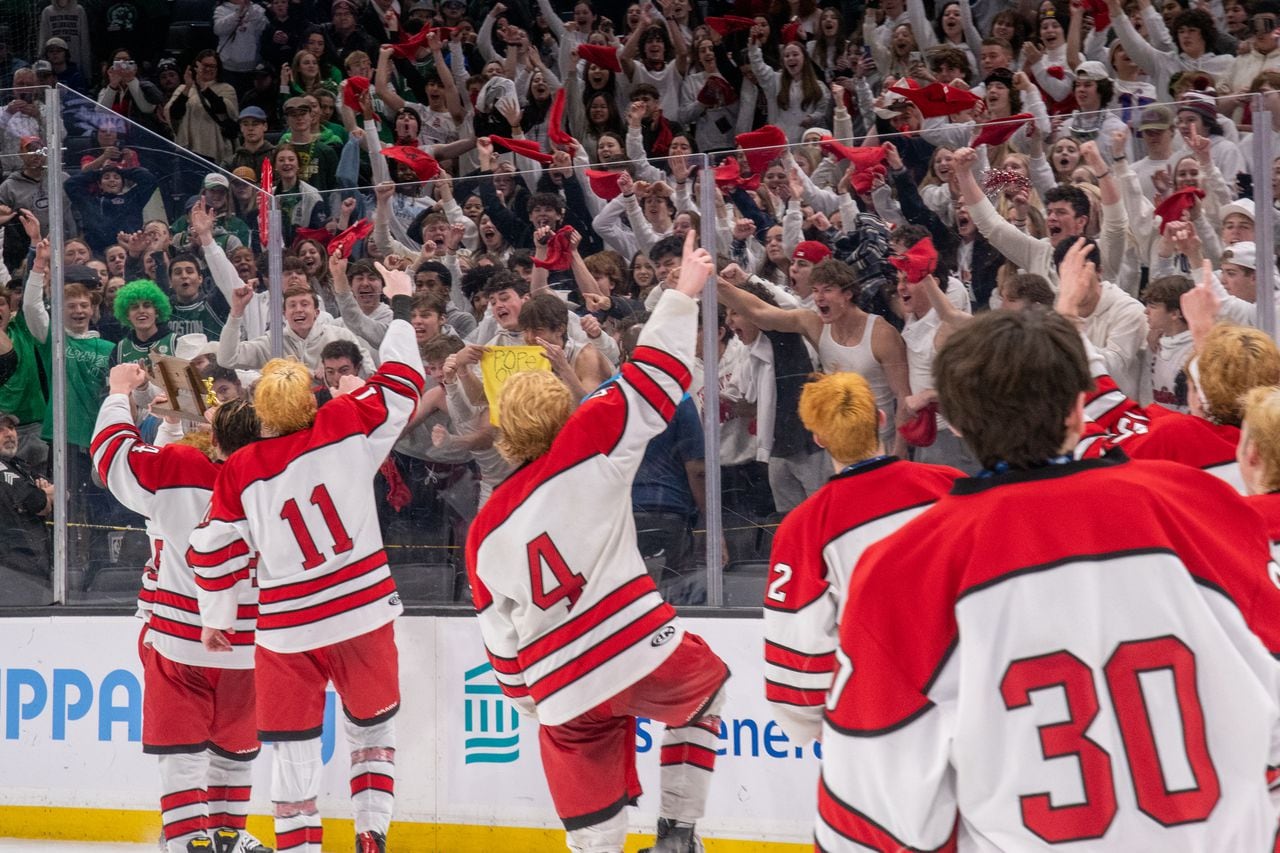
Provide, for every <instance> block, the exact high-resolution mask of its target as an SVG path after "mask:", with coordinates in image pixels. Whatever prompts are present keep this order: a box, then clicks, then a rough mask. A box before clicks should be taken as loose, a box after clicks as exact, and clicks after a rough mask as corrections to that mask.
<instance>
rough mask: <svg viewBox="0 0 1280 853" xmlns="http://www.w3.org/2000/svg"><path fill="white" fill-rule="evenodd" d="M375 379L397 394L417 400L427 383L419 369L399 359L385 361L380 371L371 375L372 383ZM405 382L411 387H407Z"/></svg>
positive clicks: (370, 380)
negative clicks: (415, 392) (415, 391)
mask: <svg viewBox="0 0 1280 853" xmlns="http://www.w3.org/2000/svg"><path fill="white" fill-rule="evenodd" d="M374 380H379V382H378V384H379V385H382V386H383V387H385V388H389V389H391V390H392V391H395V392H396V393H397V394H400V395H402V396H405V397H408V398H409V399H411V400H414V401H415V402H416V401H417V399H418V397H420V396H421V395H422V389H423V387H424V386H425V385H426V381H425V380H424V379H423V377H422V375H421V374H420V373H418V371H416V370H414V369H413V368H412V367H410V366H409V365H407V364H402V363H400V362H398V361H387V362H383V363H382V365H381V366H380V367H379V368H378V372H377V373H375V374H373V376H371V377H369V382H370V383H372V382H374ZM386 380H391V381H386ZM397 380H398V381H397ZM402 383H404V384H402ZM405 384H407V385H408V386H409V387H408V388H406V387H405ZM414 389H416V390H417V394H416V395H415V394H414V393H413V390H414Z"/></svg>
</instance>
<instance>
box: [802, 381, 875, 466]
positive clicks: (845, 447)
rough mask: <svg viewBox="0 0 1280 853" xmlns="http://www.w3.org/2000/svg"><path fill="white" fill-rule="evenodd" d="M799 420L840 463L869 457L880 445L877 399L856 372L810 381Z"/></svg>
mask: <svg viewBox="0 0 1280 853" xmlns="http://www.w3.org/2000/svg"><path fill="white" fill-rule="evenodd" d="M800 420H801V421H802V422H803V423H804V426H805V429H807V430H809V432H811V433H813V435H814V437H815V438H817V439H818V441H819V442H821V444H822V446H823V447H825V448H827V450H828V451H830V453H831V457H832V458H833V459H835V460H836V461H837V462H839V463H840V464H841V465H848V464H850V463H853V462H857V461H859V460H862V459H867V458H869V457H870V456H872V455H873V454H875V452H876V449H877V448H878V447H879V442H880V438H879V428H880V416H879V413H878V412H877V410H876V398H875V395H873V394H872V393H871V386H870V385H868V384H867V380H866V379H863V378H862V377H861V376H860V375H858V374H857V373H829V374H827V375H826V376H822V377H819V378H816V379H814V380H813V381H811V382H809V383H807V384H806V385H805V386H804V389H803V390H802V391H801V392H800Z"/></svg>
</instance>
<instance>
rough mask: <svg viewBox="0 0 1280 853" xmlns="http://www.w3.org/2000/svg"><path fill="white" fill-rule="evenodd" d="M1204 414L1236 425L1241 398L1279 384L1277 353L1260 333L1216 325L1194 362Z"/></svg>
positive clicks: (1221, 422) (1238, 423)
mask: <svg viewBox="0 0 1280 853" xmlns="http://www.w3.org/2000/svg"><path fill="white" fill-rule="evenodd" d="M1197 365H1198V367H1199V373H1200V376H1199V379H1198V382H1197V384H1198V386H1199V391H1200V399H1201V400H1203V401H1204V408H1205V412H1206V413H1208V414H1209V415H1210V417H1211V419H1212V420H1214V421H1215V422H1217V423H1220V424H1227V425H1230V426H1239V425H1240V421H1241V419H1242V417H1243V410H1242V407H1241V402H1242V398H1243V397H1244V395H1245V394H1246V393H1248V392H1249V391H1250V390H1251V389H1253V388H1261V387H1269V386H1272V385H1280V350H1277V349H1276V345H1275V342H1274V341H1272V340H1271V338H1269V337H1267V336H1266V335H1265V334H1264V333H1263V332H1261V331H1259V330H1257V329H1254V328H1250V327H1248V326H1233V325H1230V324H1227V323H1219V324H1218V325H1216V326H1214V327H1213V329H1212V330H1210V332H1209V334H1208V336H1207V337H1206V338H1205V341H1204V348H1203V350H1202V351H1201V352H1200V355H1199V356H1198V359H1197Z"/></svg>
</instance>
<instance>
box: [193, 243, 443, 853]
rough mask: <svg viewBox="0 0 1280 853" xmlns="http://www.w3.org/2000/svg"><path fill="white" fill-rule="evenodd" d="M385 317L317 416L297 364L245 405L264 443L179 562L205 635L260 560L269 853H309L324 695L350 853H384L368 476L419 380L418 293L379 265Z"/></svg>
mask: <svg viewBox="0 0 1280 853" xmlns="http://www.w3.org/2000/svg"><path fill="white" fill-rule="evenodd" d="M379 271H380V272H381V273H382V276H383V280H384V281H385V282H386V287H385V290H384V292H385V293H386V294H387V295H388V296H390V297H391V310H392V314H393V315H394V318H393V320H392V321H391V324H390V325H389V326H388V328H387V333H386V336H385V337H384V338H383V341H382V346H381V348H380V351H379V355H380V360H381V366H380V367H379V368H378V371H377V372H376V373H375V374H374V375H373V376H371V377H370V378H369V381H368V383H367V384H365V385H364V386H362V387H360V388H359V389H357V390H354V391H352V392H350V393H348V394H346V395H344V396H340V397H338V398H337V399H335V400H333V401H332V402H330V403H327V404H326V405H325V406H324V408H323V409H321V410H320V411H319V412H317V411H316V404H315V396H314V395H313V394H312V393H311V376H310V373H309V371H308V370H307V368H306V366H305V365H303V364H302V363H301V362H298V361H293V360H286V359H276V360H274V361H271V362H269V363H268V364H267V365H266V367H265V368H264V369H263V373H262V379H260V380H259V382H258V385H257V388H256V389H255V392H254V406H255V408H256V409H257V412H258V417H259V419H260V420H261V421H262V427H263V434H264V436H266V437H265V438H264V439H263V440H262V441H260V442H258V443H256V444H254V445H252V446H250V447H248V448H246V449H245V450H243V451H242V452H240V453H238V454H236V455H235V456H234V457H233V458H232V459H230V460H228V461H227V463H226V464H225V465H224V466H223V469H222V472H221V473H220V474H219V475H218V482H217V485H216V487H215V488H214V493H213V503H212V506H211V508H210V514H209V519H208V521H207V522H206V523H205V524H204V525H203V526H202V527H200V528H199V529H197V530H196V531H195V533H193V534H192V536H191V548H190V550H189V551H188V560H189V562H190V563H191V565H192V566H193V567H194V568H195V570H196V578H197V582H198V583H199V586H200V596H199V598H200V615H201V618H202V619H203V621H204V624H205V626H206V628H209V629H226V628H230V627H231V626H232V622H233V621H234V600H233V597H232V596H231V595H230V593H229V590H231V589H232V588H233V587H234V585H235V583H236V582H237V579H238V578H240V577H243V576H244V574H245V573H246V572H247V571H248V568H249V562H250V559H251V557H252V556H253V555H254V554H255V553H257V555H258V559H259V562H258V587H259V610H258V631H257V643H258V653H257V658H256V667H257V668H256V672H257V695H258V708H257V715H258V732H259V736H260V737H261V738H262V739H263V740H264V741H271V742H273V743H274V745H275V748H274V772H273V775H272V786H271V799H272V801H273V802H274V804H275V826H276V845H277V848H278V849H279V850H282V851H286V850H287V851H298V852H299V853H318V851H319V850H320V842H321V825H320V815H319V812H318V811H317V810H316V796H317V794H318V793H319V786H320V770H321V760H320V732H321V723H322V721H323V714H324V692H325V685H326V683H327V682H329V681H332V682H333V685H334V688H335V689H336V690H337V693H338V696H339V697H340V699H341V701H342V707H343V712H344V714H345V716H346V722H347V725H346V732H347V741H348V742H349V743H350V745H351V799H352V804H353V808H354V811H355V825H356V833H357V839H356V849H357V851H358V853H382V851H385V849H386V833H387V829H388V827H389V826H390V823H391V812H392V806H393V804H394V784H395V744H396V740H395V720H394V716H395V714H396V712H397V711H398V710H399V708H400V686H399V668H398V662H397V651H396V644H395V635H394V626H393V620H394V619H395V618H396V617H397V616H399V615H400V613H401V612H402V611H403V609H404V608H403V606H402V605H401V603H400V596H399V595H398V594H397V593H396V587H395V582H394V581H393V580H392V579H391V572H390V569H389V568H388V566H387V557H386V554H385V553H384V552H383V549H382V534H381V530H380V528H379V526H378V518H377V514H376V511H375V507H376V502H375V500H374V495H373V477H374V474H375V473H376V472H377V471H378V468H379V467H380V466H381V465H382V462H383V460H385V459H386V457H387V454H388V453H389V452H390V450H391V447H392V445H393V444H395V442H396V440H397V439H398V438H399V437H400V433H401V431H402V430H403V429H404V426H405V424H406V423H408V421H409V418H410V416H411V415H412V414H413V411H414V409H415V407H416V406H417V403H418V399H419V397H420V396H421V394H422V389H423V385H424V383H425V376H424V374H423V370H422V359H421V357H420V356H419V354H418V345H417V340H416V338H415V336H414V331H413V327H412V326H411V325H409V314H410V309H411V300H410V293H411V292H412V283H411V281H410V279H409V277H408V275H407V274H405V273H402V272H399V271H392V270H388V269H386V268H384V267H382V266H381V265H379Z"/></svg>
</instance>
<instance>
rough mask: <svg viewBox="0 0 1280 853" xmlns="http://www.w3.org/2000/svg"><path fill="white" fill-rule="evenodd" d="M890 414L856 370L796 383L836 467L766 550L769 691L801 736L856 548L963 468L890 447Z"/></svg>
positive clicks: (933, 496) (827, 671)
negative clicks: (885, 429)
mask: <svg viewBox="0 0 1280 853" xmlns="http://www.w3.org/2000/svg"><path fill="white" fill-rule="evenodd" d="M884 417H885V416H884V413H883V412H880V411H877V409H876V401H875V396H874V395H873V394H872V393H871V388H870V386H868V385H867V381H866V380H865V379H863V378H862V377H861V376H860V375H858V374H857V373H831V374H827V375H826V376H823V377H821V378H819V379H815V380H814V381H812V382H810V383H809V384H807V385H805V387H804V390H803V391H801V393H800V419H801V420H802V421H803V422H804V426H805V429H807V430H809V431H810V432H811V433H813V437H814V441H816V442H817V443H818V444H819V446H821V447H825V448H826V449H827V451H828V452H829V453H830V454H831V458H832V460H833V461H834V462H835V468H836V472H837V473H836V475H835V476H834V477H832V478H831V480H830V482H828V483H827V484H826V485H825V486H823V487H822V488H821V489H819V490H818V491H816V492H814V493H813V494H812V495H810V496H809V497H808V498H807V499H805V501H804V503H802V504H800V506H798V507H796V508H795V509H794V510H792V511H791V512H790V513H788V514H787V517H786V518H784V519H783V520H782V524H780V525H779V526H778V532H777V534H776V535H775V536H774V538H773V551H772V553H771V554H770V557H769V582H768V584H767V585H766V587H765V595H764V661H765V675H764V678H765V681H764V693H765V698H767V699H768V700H769V703H770V704H771V705H772V706H773V713H774V716H775V717H777V719H778V722H779V723H781V724H782V726H783V728H785V729H786V730H787V734H788V735H790V736H791V739H792V740H795V741H797V742H807V741H809V740H812V739H813V738H816V737H818V736H819V735H820V734H821V733H822V712H823V709H824V707H825V705H826V701H827V690H828V688H830V687H831V677H832V675H833V674H834V672H835V657H836V656H835V651H836V628H837V626H838V624H839V620H840V611H841V609H843V607H844V593H845V590H846V589H848V586H849V575H850V574H851V573H852V571H853V567H854V566H855V565H856V564H857V562H858V558H859V557H860V556H862V552H863V551H864V550H865V549H866V548H867V546H868V545H870V544H872V543H873V542H877V541H879V540H880V539H883V538H884V537H885V536H887V535H889V534H890V533H892V532H893V531H895V530H897V529H898V528H899V527H901V526H902V525H903V524H906V523H907V522H908V521H910V520H911V519H912V518H915V517H916V516H917V515H919V514H920V513H921V512H923V511H924V510H925V509H926V508H928V507H929V506H930V505H931V504H932V503H933V502H934V501H936V500H937V499H938V498H940V497H942V496H943V495H944V494H946V493H947V490H948V489H950V488H951V484H952V483H953V482H954V481H955V480H956V479H957V478H958V477H963V476H964V474H963V473H962V472H960V471H957V470H956V469H954V468H948V467H945V466H942V465H924V464H919V463H916V462H906V461H903V460H901V459H898V458H896V457H893V456H886V455H885V453H884V445H883V444H881V443H880V440H879V434H878V430H879V428H880V425H881V424H882V423H883V422H884Z"/></svg>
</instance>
